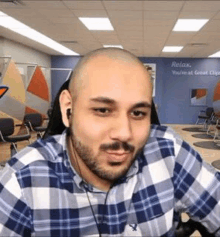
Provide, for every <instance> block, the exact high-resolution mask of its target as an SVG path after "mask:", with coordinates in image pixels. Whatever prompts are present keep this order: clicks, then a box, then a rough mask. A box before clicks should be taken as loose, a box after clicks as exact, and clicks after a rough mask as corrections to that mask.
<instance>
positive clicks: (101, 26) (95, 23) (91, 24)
mask: <svg viewBox="0 0 220 237" xmlns="http://www.w3.org/2000/svg"><path fill="white" fill-rule="evenodd" d="M79 20H80V21H81V22H82V23H83V24H84V25H85V26H86V27H87V28H88V29H89V30H114V28H113V26H112V24H111V22H110V20H109V19H108V18H106V17H79Z"/></svg>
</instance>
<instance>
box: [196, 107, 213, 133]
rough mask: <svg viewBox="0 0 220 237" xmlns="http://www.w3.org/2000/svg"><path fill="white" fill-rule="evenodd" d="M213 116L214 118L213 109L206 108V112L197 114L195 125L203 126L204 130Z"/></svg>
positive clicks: (202, 111)
mask: <svg viewBox="0 0 220 237" xmlns="http://www.w3.org/2000/svg"><path fill="white" fill-rule="evenodd" d="M213 116H214V109H213V108H212V107H208V108H207V109H206V110H201V111H200V112H199V115H198V118H197V121H196V124H203V125H204V129H206V128H207V126H208V124H209V122H210V121H211V120H212V118H213ZM201 120H202V123H200V121H201Z"/></svg>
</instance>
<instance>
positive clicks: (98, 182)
mask: <svg viewBox="0 0 220 237" xmlns="http://www.w3.org/2000/svg"><path fill="white" fill-rule="evenodd" d="M67 149H68V154H69V156H70V161H71V165H72V166H73V167H74V169H75V170H76V172H77V173H78V174H79V176H81V178H82V179H83V180H84V181H85V182H87V183H89V184H91V185H92V186H94V187H96V188H97V189H99V190H102V191H105V192H107V191H108V190H109V189H110V187H111V185H112V182H110V181H107V180H104V179H101V178H100V177H98V176H97V175H96V174H94V173H93V172H92V171H91V170H90V169H89V168H88V167H87V166H86V164H85V163H84V162H83V160H82V159H81V158H80V156H79V155H78V153H77V152H76V150H75V148H74V147H73V144H72V141H71V137H70V136H69V137H67Z"/></svg>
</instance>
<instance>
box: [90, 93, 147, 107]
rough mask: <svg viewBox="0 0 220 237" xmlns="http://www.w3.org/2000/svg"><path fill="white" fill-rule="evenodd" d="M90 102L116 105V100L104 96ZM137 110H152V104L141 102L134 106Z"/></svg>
mask: <svg viewBox="0 0 220 237" xmlns="http://www.w3.org/2000/svg"><path fill="white" fill-rule="evenodd" d="M90 101H93V102H99V103H105V104H109V105H115V104H116V101H115V100H113V99H110V98H109V97H103V96H99V97H95V98H91V99H90ZM136 108H151V104H150V103H149V102H146V101H141V102H138V103H136V104H134V106H132V109H136Z"/></svg>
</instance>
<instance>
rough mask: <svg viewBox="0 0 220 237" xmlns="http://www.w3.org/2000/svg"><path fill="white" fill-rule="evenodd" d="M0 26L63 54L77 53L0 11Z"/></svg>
mask: <svg viewBox="0 0 220 237" xmlns="http://www.w3.org/2000/svg"><path fill="white" fill-rule="evenodd" d="M0 26H3V27H5V28H7V29H9V30H12V31H14V32H16V33H18V34H20V35H23V36H25V37H27V38H29V39H32V40H34V41H36V42H38V43H41V44H43V45H45V46H47V47H49V48H51V49H54V50H56V51H58V52H60V53H62V54H64V55H79V54H77V53H76V52H74V51H72V50H70V49H68V48H66V47H65V46H63V45H61V44H59V43H57V42H56V41H54V40H52V39H50V38H49V37H47V36H45V35H43V34H41V33H40V32H38V31H36V30H34V29H32V28H31V27H29V26H27V25H25V24H23V23H22V22H20V21H18V20H16V19H14V18H13V17H10V16H8V15H7V14H5V13H3V12H0Z"/></svg>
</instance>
